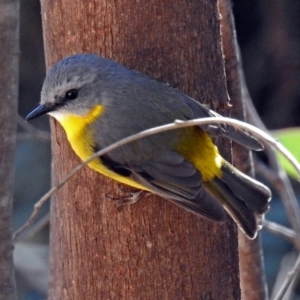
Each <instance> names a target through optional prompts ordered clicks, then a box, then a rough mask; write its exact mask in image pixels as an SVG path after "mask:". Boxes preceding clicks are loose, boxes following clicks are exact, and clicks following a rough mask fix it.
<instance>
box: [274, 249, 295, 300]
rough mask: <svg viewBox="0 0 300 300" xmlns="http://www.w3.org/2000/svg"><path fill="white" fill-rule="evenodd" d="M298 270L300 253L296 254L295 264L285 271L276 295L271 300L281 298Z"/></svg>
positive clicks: (279, 299)
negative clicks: (285, 273) (284, 276)
mask: <svg viewBox="0 0 300 300" xmlns="http://www.w3.org/2000/svg"><path fill="white" fill-rule="evenodd" d="M299 272H300V254H299V255H298V258H297V261H296V262H295V265H294V266H293V267H292V268H291V270H290V271H289V272H288V273H287V275H286V278H285V280H284V282H283V284H282V286H281V287H280V289H279V291H278V293H277V295H276V296H275V297H274V298H273V300H281V299H282V298H283V297H284V295H285V293H286V291H287V290H288V288H289V286H290V284H291V283H292V281H293V280H294V279H295V277H296V276H297V275H298V274H299Z"/></svg>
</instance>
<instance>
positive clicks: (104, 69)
mask: <svg viewBox="0 0 300 300" xmlns="http://www.w3.org/2000/svg"><path fill="white" fill-rule="evenodd" d="M44 114H48V115H50V116H52V117H53V118H55V119H56V120H57V121H58V122H59V123H60V124H61V126H62V127H63V128H64V130H65V132H66V135H67V139H68V141H69V143H70V144H71V147H72V148H73V150H74V151H75V153H76V154H77V155H78V156H79V158H80V159H81V160H86V159H87V158H89V157H90V156H91V155H92V154H94V153H95V152H97V151H99V150H101V149H103V148H105V147H107V146H109V145H111V144H113V143H115V142H117V141H119V140H121V139H123V138H125V137H128V136H130V135H133V134H135V133H138V132H141V131H143V130H146V129H150V128H153V127H156V126H161V125H165V124H168V123H172V122H174V121H175V120H182V121H185V120H192V119H195V118H206V117H211V118H215V117H218V116H219V115H218V114H217V113H216V112H214V111H213V110H211V109H209V107H208V106H206V105H204V104H201V103H200V102H198V101H196V100H194V99H192V98H191V97H189V96H188V95H186V94H184V93H182V92H180V91H179V90H178V89H175V88H173V87H171V86H170V85H168V84H165V83H163V82H161V81H159V80H157V79H155V78H152V77H150V76H147V75H145V74H143V73H140V72H138V71H136V70H132V69H129V68H127V67H125V66H124V65H122V64H119V63H118V62H115V61H113V60H109V59H106V58H103V57H101V56H99V55H97V54H75V55H72V56H69V57H66V58H64V59H62V60H60V61H58V62H57V63H56V64H54V65H53V66H52V67H51V68H50V70H49V72H48V73H47V75H46V78H45V80H44V83H43V87H42V91H41V100H40V104H39V105H38V106H37V107H36V108H35V109H34V110H33V111H32V112H30V113H29V114H28V115H27V117H26V120H32V119H34V118H37V117H40V116H42V115H44ZM218 136H224V137H226V138H229V139H231V140H233V141H234V142H237V143H239V144H241V145H243V146H245V147H247V148H248V149H251V150H255V151H261V150H263V145H262V143H261V142H260V141H259V140H257V139H256V138H254V137H253V136H251V135H250V134H249V133H247V132H246V131H243V130H239V129H235V128H234V127H233V126H230V125H226V124H219V123H217V124H209V125H199V126H192V127H186V128H181V129H176V130H172V131H168V132H161V133H158V134H155V135H152V136H148V137H145V138H142V139H139V140H136V141H134V142H131V143H128V144H126V145H123V146H121V147H119V148H117V149H115V150H113V151H111V152H109V153H107V154H105V155H102V156H101V157H99V158H96V159H94V160H93V161H92V162H90V163H89V164H88V165H89V167H91V168H92V169H94V170H95V171H97V172H99V173H101V174H103V175H105V176H108V177H110V178H112V179H114V180H117V181H119V182H121V183H124V184H126V185H129V186H131V187H134V188H137V189H140V190H143V191H147V192H151V193H154V194H156V195H159V196H161V197H163V198H165V199H168V200H170V201H172V202H174V203H176V204H177V205H179V206H181V207H183V208H185V209H187V210H188V211H191V212H193V213H195V214H197V215H199V216H201V217H204V218H206V219H209V220H212V221H215V222H221V221H223V220H224V218H225V214H226V212H227V213H228V214H229V215H230V216H231V217H232V219H233V220H234V221H235V222H236V223H237V225H238V227H239V228H240V229H241V230H242V232H243V233H244V234H245V235H246V236H247V237H248V238H250V239H253V238H255V237H256V235H257V232H258V230H259V229H260V228H261V220H262V218H263V217H264V215H265V213H266V212H267V211H268V209H269V201H270V199H271V196H272V194H271V191H270V189H269V188H268V187H267V186H265V185H264V184H262V183H261V182H259V181H257V180H256V179H254V178H251V177H249V176H248V175H246V174H244V173H242V172H241V171H239V170H238V169H237V168H235V167H234V166H233V165H232V164H230V163H229V162H228V161H226V160H225V159H224V158H223V157H222V156H221V154H220V151H219V149H218V148H217V146H216V145H215V143H214V138H215V137H218Z"/></svg>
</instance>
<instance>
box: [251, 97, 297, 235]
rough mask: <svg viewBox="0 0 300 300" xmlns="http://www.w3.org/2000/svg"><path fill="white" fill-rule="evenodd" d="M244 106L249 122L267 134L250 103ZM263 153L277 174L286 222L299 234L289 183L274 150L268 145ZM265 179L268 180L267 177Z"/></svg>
mask: <svg viewBox="0 0 300 300" xmlns="http://www.w3.org/2000/svg"><path fill="white" fill-rule="evenodd" d="M245 93H246V94H245V95H246V97H248V98H249V99H250V96H249V93H248V91H246V92H245ZM246 104H247V106H246V107H247V113H248V115H249V120H250V121H251V123H252V124H254V125H255V126H257V127H258V128H261V129H262V130H263V131H265V132H268V131H267V129H266V127H265V125H264V124H263V123H262V121H261V120H260V118H259V116H258V115H257V112H256V110H255V108H254V107H253V104H252V101H251V100H250V101H246ZM265 151H266V153H267V156H268V160H269V164H270V166H271V170H272V171H271V172H272V173H275V174H277V177H278V182H277V185H278V184H279V183H280V185H281V186H282V188H281V189H280V190H279V191H278V192H279V195H280V198H281V200H282V203H283V205H284V208H285V210H286V213H287V217H288V220H289V222H290V224H291V227H292V228H293V230H295V231H296V232H297V233H298V234H300V209H299V205H298V201H297V198H296V195H295V193H294V191H293V188H292V186H291V183H290V181H289V179H288V177H287V175H286V173H285V171H284V170H283V169H282V168H281V166H280V165H279V162H278V159H277V156H276V153H275V151H274V149H273V148H272V147H270V146H269V145H266V148H265ZM265 178H266V179H268V178H267V177H265ZM277 185H275V186H274V187H275V188H276V186H277Z"/></svg>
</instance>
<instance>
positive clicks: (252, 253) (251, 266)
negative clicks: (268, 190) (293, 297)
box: [219, 0, 267, 300]
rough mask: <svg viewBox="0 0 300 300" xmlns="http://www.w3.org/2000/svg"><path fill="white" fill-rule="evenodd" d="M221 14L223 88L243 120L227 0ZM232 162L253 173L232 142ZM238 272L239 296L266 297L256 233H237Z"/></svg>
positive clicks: (244, 155) (240, 76)
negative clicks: (249, 237) (223, 61)
mask: <svg viewBox="0 0 300 300" xmlns="http://www.w3.org/2000/svg"><path fill="white" fill-rule="evenodd" d="M219 4H220V12H221V15H222V41H223V51H224V55H225V68H226V77H227V88H228V93H229V96H230V100H231V104H232V110H231V112H232V117H234V118H237V119H239V120H243V121H244V120H246V119H247V118H246V109H245V100H246V99H247V101H250V98H247V97H246V95H245V93H246V92H247V87H246V86H245V81H244V74H243V70H242V64H241V58H240V53H239V48H238V44H237V39H236V32H235V26H234V20H233V14H232V9H231V3H230V1H228V0H219ZM233 157H234V160H233V163H234V165H235V166H236V167H238V169H240V170H241V171H243V172H244V173H248V174H250V175H252V176H253V161H252V156H251V153H250V152H249V151H248V150H247V149H245V148H243V147H242V146H240V145H238V144H235V143H234V144H233ZM239 253H240V276H241V288H242V299H247V300H250V299H253V300H254V299H266V298H267V290H266V282H265V274H264V269H263V256H262V248H261V241H260V236H258V237H257V238H256V239H255V240H249V239H247V238H246V237H245V236H244V235H243V234H239Z"/></svg>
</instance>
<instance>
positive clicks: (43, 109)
mask: <svg viewBox="0 0 300 300" xmlns="http://www.w3.org/2000/svg"><path fill="white" fill-rule="evenodd" d="M52 110H53V107H52V106H46V105H43V104H41V105H39V106H38V107H36V108H35V109H34V110H33V111H32V112H31V113H29V114H28V115H27V116H26V118H25V120H26V121H29V120H32V119H35V118H38V117H40V116H42V115H44V114H46V113H48V112H50V111H52Z"/></svg>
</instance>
